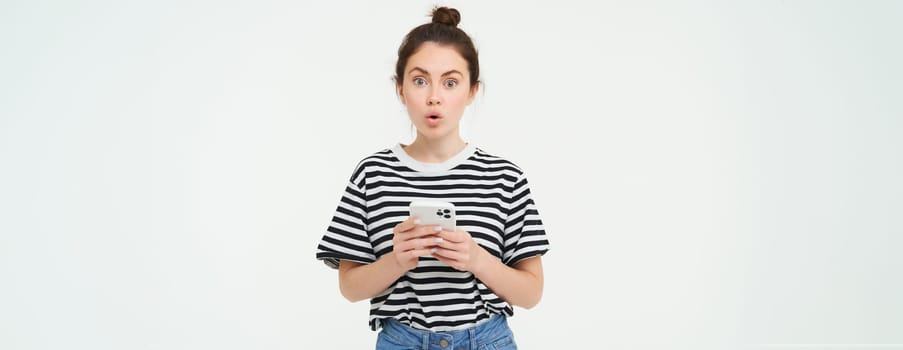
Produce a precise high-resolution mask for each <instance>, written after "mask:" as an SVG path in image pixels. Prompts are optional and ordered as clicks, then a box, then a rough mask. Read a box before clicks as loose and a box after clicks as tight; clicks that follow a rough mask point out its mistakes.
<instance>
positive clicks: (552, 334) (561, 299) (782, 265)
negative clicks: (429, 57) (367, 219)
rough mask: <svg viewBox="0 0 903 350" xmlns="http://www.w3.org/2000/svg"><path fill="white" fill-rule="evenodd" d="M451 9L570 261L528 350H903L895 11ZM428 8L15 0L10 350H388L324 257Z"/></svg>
mask: <svg viewBox="0 0 903 350" xmlns="http://www.w3.org/2000/svg"><path fill="white" fill-rule="evenodd" d="M449 4H450V5H453V6H456V7H458V8H459V9H460V10H461V12H462V17H463V20H462V23H461V27H462V28H463V29H465V30H466V31H468V32H469V33H470V34H471V35H472V36H473V37H474V40H475V42H476V44H477V46H478V49H479V50H480V53H481V56H480V59H481V63H482V66H481V68H482V72H483V76H482V79H483V81H484V82H485V85H484V86H483V91H482V93H481V94H480V96H479V97H478V99H477V100H476V101H475V103H474V104H473V105H472V106H471V107H470V109H469V110H468V112H467V113H466V114H465V118H466V119H465V120H466V123H465V125H464V126H465V130H464V132H465V137H466V139H467V140H468V141H470V142H472V143H474V144H476V145H478V146H479V147H481V148H483V149H484V150H486V151H489V152H491V153H495V154H498V155H501V156H504V157H507V158H509V159H511V160H513V161H514V162H516V163H517V164H519V165H520V166H521V167H523V168H524V169H525V170H526V172H527V174H528V177H529V179H530V181H531V183H532V189H533V193H534V198H535V200H536V202H537V205H538V206H539V209H540V213H541V214H542V215H543V218H544V220H545V224H546V228H547V230H548V234H549V238H550V240H551V243H552V250H551V251H550V252H549V254H548V255H546V257H545V258H544V264H545V271H546V289H545V295H544V299H543V300H542V302H541V303H540V305H539V306H538V307H536V308H534V309H532V310H520V309H518V310H516V315H515V317H514V318H513V319H512V320H511V324H512V327H513V328H514V331H515V334H516V336H517V339H518V342H519V343H520V345H521V348H522V349H553V348H557V349H560V348H563V346H562V345H561V343H565V344H570V345H579V348H597V349H604V348H611V349H775V348H794V349H798V348H811V349H864V348H876V347H877V348H903V345H900V344H901V343H903V332H901V329H903V298H901V297H900V296H901V295H903V258H901V254H900V252H899V251H900V248H901V247H903V238H901V236H903V235H901V234H903V219H901V217H903V215H901V213H903V181H901V179H903V141H901V132H903V106H901V101H903V68H901V66H903V65H901V64H900V62H903V40H901V34H903V21H901V20H900V19H901V17H903V2H900V1H796V0H783V1H779V0H768V1H743V2H714V1H713V2H709V1H679V2H673V1H631V2H626V1H625V2H564V1H554V2H551V1H545V2H531V1H518V2H491V3H489V2H451V3H449ZM430 8H431V4H430V3H426V2H410V1H405V2H402V1H398V2H368V1H336V2H317V3H302V2H297V1H210V0H194V1H143V2H138V1H41V0H37V1H21V0H13V1H4V2H3V3H2V5H0V167H2V168H0V169H2V171H0V348H2V349H5V350H18V349H322V348H340V349H367V348H372V347H373V344H374V340H375V333H374V332H371V331H369V330H368V328H367V309H368V305H367V303H366V302H361V303H357V304H351V303H348V302H347V301H345V300H344V299H343V298H342V297H341V295H340V293H339V291H338V287H337V274H336V273H335V272H334V271H333V270H330V269H328V268H327V267H325V266H324V265H323V264H322V263H321V262H319V261H317V260H315V259H314V251H315V248H316V244H317V241H318V240H319V238H320V236H321V235H322V233H323V232H324V230H325V228H326V227H327V225H328V223H329V220H330V218H331V214H332V212H333V210H334V209H335V206H336V204H337V203H338V199H339V198H340V196H341V192H342V190H343V188H344V184H345V182H346V180H347V179H348V177H349V176H350V174H351V170H352V169H353V167H354V165H355V164H356V163H357V161H358V160H360V159H361V158H362V157H364V156H366V155H368V154H371V153H372V152H375V151H378V150H380V149H383V148H386V147H389V146H390V145H392V144H393V143H395V142H408V141H410V138H409V137H410V135H409V123H408V121H407V119H406V118H407V116H406V114H405V113H404V110H403V108H402V106H401V104H400V103H398V100H397V98H396V97H395V95H394V88H393V85H392V81H391V79H390V78H391V76H392V74H393V68H394V62H395V58H396V56H395V55H396V50H397V48H398V45H399V43H400V41H401V38H402V36H403V35H404V34H405V33H406V32H407V31H408V30H410V29H411V28H413V27H414V26H416V25H419V24H421V23H423V22H425V21H427V20H428V18H427V17H425V14H427V13H428V12H429V9H430ZM894 344H896V345H894Z"/></svg>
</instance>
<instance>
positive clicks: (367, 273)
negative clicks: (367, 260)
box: [339, 252, 406, 302]
mask: <svg viewBox="0 0 903 350" xmlns="http://www.w3.org/2000/svg"><path fill="white" fill-rule="evenodd" d="M405 271H406V270H403V269H402V268H401V266H400V265H398V263H397V262H396V261H395V252H391V253H389V254H386V255H383V257H381V258H379V260H376V262H373V263H372V264H361V263H359V262H354V261H350V260H341V261H339V290H341V291H342V296H344V297H345V299H348V301H351V302H357V301H361V300H365V299H370V298H372V297H373V296H375V295H377V294H379V293H380V292H382V291H384V290H386V288H388V287H389V285H390V284H392V282H395V281H396V280H397V279H398V278H399V277H401V276H402V275H404V273H405Z"/></svg>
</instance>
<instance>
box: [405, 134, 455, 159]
mask: <svg viewBox="0 0 903 350" xmlns="http://www.w3.org/2000/svg"><path fill="white" fill-rule="evenodd" d="M466 146H467V143H466V142H464V140H463V139H461V136H460V135H453V136H449V137H445V138H442V139H427V138H426V137H423V135H420V133H417V138H416V139H414V142H413V143H411V144H410V145H407V146H405V147H404V149H405V151H407V152H408V155H409V156H411V158H414V159H416V160H418V161H421V162H424V163H441V162H444V161H446V160H449V159H451V157H454V156H455V155H457V154H458V153H460V152H461V151H462V150H464V147H466Z"/></svg>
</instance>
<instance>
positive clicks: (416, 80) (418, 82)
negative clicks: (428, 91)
mask: <svg viewBox="0 0 903 350" xmlns="http://www.w3.org/2000/svg"><path fill="white" fill-rule="evenodd" d="M414 85H416V86H423V85H426V79H423V78H421V77H416V78H414Z"/></svg>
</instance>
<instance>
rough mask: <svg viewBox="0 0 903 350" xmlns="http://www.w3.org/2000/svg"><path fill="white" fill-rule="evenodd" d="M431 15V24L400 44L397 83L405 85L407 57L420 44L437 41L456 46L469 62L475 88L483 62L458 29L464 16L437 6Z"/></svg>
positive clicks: (406, 37)
mask: <svg viewBox="0 0 903 350" xmlns="http://www.w3.org/2000/svg"><path fill="white" fill-rule="evenodd" d="M432 16H433V21H432V22H430V23H426V24H422V25H420V26H417V27H415V28H414V29H411V31H410V32H408V35H406V36H405V37H404V40H403V41H402V42H401V46H399V47H398V62H396V63H395V83H396V84H397V85H398V86H401V85H402V83H403V82H404V68H405V65H407V64H408V58H410V57H411V55H413V54H414V52H416V51H417V49H419V48H420V45H422V44H423V43H425V42H434V43H437V44H439V45H449V46H451V47H453V48H454V49H455V51H458V54H460V55H461V57H463V58H464V60H465V61H467V70H468V71H469V73H470V88H471V89H473V88H474V87H475V86H476V85H477V84H479V82H480V61H479V59H478V58H477V49H476V48H475V47H474V46H473V41H471V40H470V36H468V35H467V33H465V32H464V31H463V30H461V29H460V28H458V23H460V22H461V13H460V12H458V10H455V9H453V8H448V7H436V8H434V9H433V13H432Z"/></svg>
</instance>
